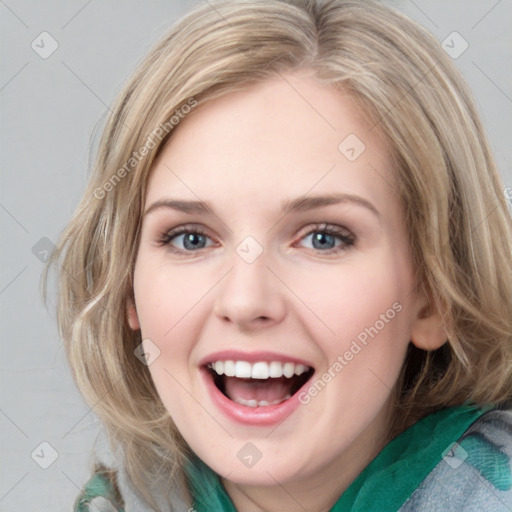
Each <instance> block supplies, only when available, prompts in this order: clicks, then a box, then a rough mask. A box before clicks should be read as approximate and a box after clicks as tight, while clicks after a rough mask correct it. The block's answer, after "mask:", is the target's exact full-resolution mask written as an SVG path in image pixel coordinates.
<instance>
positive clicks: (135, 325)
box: [126, 297, 140, 331]
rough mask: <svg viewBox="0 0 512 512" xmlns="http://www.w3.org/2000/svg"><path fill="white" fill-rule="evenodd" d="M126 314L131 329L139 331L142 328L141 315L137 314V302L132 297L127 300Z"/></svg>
mask: <svg viewBox="0 0 512 512" xmlns="http://www.w3.org/2000/svg"><path fill="white" fill-rule="evenodd" d="M126 315H127V318H128V325H129V326H130V329H132V330H133V331H138V330H139V329H140V323H139V317H138V315H137V310H136V309H135V302H134V300H133V298H132V297H129V298H128V300H127V301H126Z"/></svg>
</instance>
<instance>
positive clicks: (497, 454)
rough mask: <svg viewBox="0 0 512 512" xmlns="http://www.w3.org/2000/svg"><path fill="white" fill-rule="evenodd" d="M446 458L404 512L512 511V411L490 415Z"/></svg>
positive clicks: (474, 427)
mask: <svg viewBox="0 0 512 512" xmlns="http://www.w3.org/2000/svg"><path fill="white" fill-rule="evenodd" d="M442 456H443V458H442V460H441V461H440V462H439V464H437V466H436V467H435V468H434V469H433V471H432V472H431V473H430V474H429V475H428V476H427V478H426V479H425V480H424V481H423V482H422V484H421V485H420V486H419V487H418V489H416V491H415V492H414V493H413V495H412V496H411V497H410V498H409V500H407V502H406V503H405V504H404V505H403V507H402V508H401V509H400V512H414V511H420V510H443V511H447V512H449V511H453V512H455V511H465V512H473V511H474V512H477V511H478V512H486V511H489V512H490V511H492V512H500V511H503V512H510V510H512V410H505V409H501V410H500V409H495V410H492V411H488V412H486V413H485V414H483V415H482V416H480V418H478V419H477V420H476V421H475V422H474V423H473V424H472V425H471V426H470V427H469V428H468V429H467V430H466V432H464V434H463V435H462V436H461V438H460V439H458V440H457V442H455V443H453V445H451V446H449V447H447V450H445V452H444V453H443V454H442Z"/></svg>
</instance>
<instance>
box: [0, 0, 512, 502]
mask: <svg viewBox="0 0 512 512" xmlns="http://www.w3.org/2000/svg"><path fill="white" fill-rule="evenodd" d="M198 1H206V0H198ZM195 3H197V2H195V1H182V0H180V1H170V0H166V1H162V0H153V1H146V2H142V1H134V0H129V1H126V0H125V1H122V2H121V1H120V0H119V1H113V0H107V1H101V2H100V1H99V0H89V1H85V0H73V1H66V2H64V1H59V2H58V1H55V2H49V1H35V0H26V1H23V0H6V1H1V0H0V19H1V21H0V24H1V35H0V37H1V42H0V48H1V58H2V75H1V78H0V105H1V119H2V129H1V139H0V148H1V155H2V159H1V171H2V182H3V184H2V189H1V197H0V229H1V234H2V243H3V248H2V261H1V263H2V264H1V266H0V308H1V326H2V336H1V339H2V352H1V353H2V354H3V357H1V363H0V364H1V379H2V380H1V383H0V390H1V392H0V393H1V402H0V432H1V436H0V443H1V444H0V446H1V461H2V463H1V469H0V475H1V478H0V510H2V511H20V510H40V511H46V510H47V511H55V510H71V505H72V503H73V501H74V499H75V497H76V496H77V494H78V492H79V488H80V486H81V485H83V483H85V481H86V480H87V478H88V475H89V469H88V461H89V452H90V447H91V443H92V441H93V439H94V437H95V435H96V433H97V432H98V429H99V423H98V420H97V418H96V417H95V415H94V411H92V410H91V409H90V408H89V407H88V406H87V405H86V404H85V403H84V401H83V400H82V398H81V397H80V395H79V393H78V391H77V390H76V388H75V386H74V383H73V381H72V379H71V376H70V372H69V370H68V368H67V366H66V361H65V357H64V353H63V350H62V346H61V342H60V340H59V336H58V333H57V328H56V324H55V311H54V309H52V310H50V311H49V312H48V311H46V309H45V308H44V306H43V304H42V302H41V300H40V297H39V279H40V273H41V269H42V266H43V263H42V261H41V259H44V251H45V250H46V249H47V248H48V247H50V246H51V241H56V240H57V238H58V235H59V232H60V231H61V230H62V229H63V227H64V226H65V224H66V223H67V221H68V220H69V219H70V216H71V214H72V212H73V210H74V208H75V206H76V205H77V203H78V200H79V198H80V195H81V193H82V191H83V189H84V186H85V183H86V178H87V175H88V166H89V155H90V152H91V149H90V148H91V144H92V146H93V147H96V146H95V144H96V142H97V139H98V136H99V129H100V128H101V127H102V126H103V122H104V121H105V116H106V113H108V106H109V105H111V104H112V102H113V100H114V98H115V97H116V95H117V93H118V91H119V89H120V87H121V84H122V83H123V81H124V80H125V78H126V77H127V76H128V75H129V73H130V72H131V71H132V69H133V68H134V66H135V64H136V63H137V62H138V61H139V60H140V59H141V58H142V57H143V56H144V55H145V54H146V52H147V51H148V50H149V48H150V47H151V46H152V44H153V43H154V41H155V40H156V39H157V38H158V37H159V36H160V35H161V34H162V33H163V32H164V31H165V29H166V27H168V26H169V24H170V23H171V22H172V21H173V20H174V19H175V18H176V17H177V16H178V15H179V14H180V13H181V12H183V11H184V10H185V9H187V8H188V7H190V6H192V5H194V4H195ZM386 3H389V4H391V5H393V6H395V7H398V8H399V9H401V10H402V11H404V12H406V13H407V14H409V15H410V16H411V17H412V18H414V19H416V20H417V21H419V22H420V23H421V24H422V25H424V26H425V27H426V28H427V29H429V30H430V31H431V32H432V33H433V34H434V35H435V36H436V37H437V38H438V39H439V41H443V40H445V39H446V37H447V36H448V35H449V34H451V33H452V32H454V31H457V32H458V33H460V34H461V35H462V37H463V38H464V39H465V40H466V41H467V42H468V44H469V47H468V49H467V50H466V51H465V52H464V53H462V54H461V55H460V56H459V57H458V58H456V59H454V60H455V62H456V64H457V65H458V66H459V68H460V69H461V70H462V72H463V73H464V75H465V77H466V79H467V81H468V82H469V84H470V86H471V88H472V90H473V92H474V95H475V97H476V99H477V102H478V106H479V108H480V112H481V115H482V118H483V121H484V124H485V126H486V128H487V131H488V134H489V137H490V139H491V142H492V145H493V148H494V150H495V154H496V157H497V160H498V164H499V166H500V170H501V173H502V176H503V179H504V186H512V145H511V144H510V140H511V139H510V132H511V130H512V72H511V71H512V69H511V63H512V38H511V35H510V34H511V33H512V31H511V28H512V27H511V22H512V0H499V1H497V0H471V1H468V0H458V1H445V0H439V1H438V0H427V1H421V2H420V0H416V1H415V2H413V1H410V0H393V1H391V0H388V1H387V2H386ZM44 31H46V32H48V33H49V34H51V36H52V37H53V38H54V39H55V40H56V41H57V42H58V48H57V50H56V51H55V52H54V53H53V54H52V55H51V56H49V57H48V58H46V59H43V58H41V56H40V55H39V54H38V53H36V51H34V50H33V49H32V47H31V44H32V42H33V41H34V40H35V42H36V43H37V44H39V45H40V46H42V43H41V42H40V41H41V38H39V37H38V36H39V35H40V34H41V33H42V32H44ZM45 41H46V42H45V43H44V44H45V49H46V50H47V49H48V48H49V44H50V40H49V39H46V40H45ZM36 43H35V44H36ZM454 44H455V48H456V49H457V45H458V44H460V43H459V42H456V43H454ZM43 50H44V49H43V48H41V49H40V50H39V51H40V52H41V51H43ZM54 303H55V300H52V304H54ZM42 442H47V443H49V444H50V445H51V447H53V449H54V450H55V451H56V452H57V454H58V456H57V458H56V459H55V461H54V462H53V463H52V464H51V465H50V466H49V467H48V468H47V469H43V468H42V467H40V466H41V465H46V464H48V463H50V462H52V460H53V458H52V451H51V450H52V449H51V448H49V447H48V445H43V446H40V444H41V443H42ZM31 454H32V455H31Z"/></svg>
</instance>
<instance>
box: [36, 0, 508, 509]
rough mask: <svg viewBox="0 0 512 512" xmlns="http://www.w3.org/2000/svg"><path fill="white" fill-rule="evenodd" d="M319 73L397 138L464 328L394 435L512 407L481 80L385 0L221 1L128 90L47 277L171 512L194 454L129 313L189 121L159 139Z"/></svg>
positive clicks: (446, 296)
mask: <svg viewBox="0 0 512 512" xmlns="http://www.w3.org/2000/svg"><path fill="white" fill-rule="evenodd" d="M302 68H309V69H312V70H314V76H315V77H316V78H317V79H318V81H319V82H321V83H324V84H334V85H335V86H336V87H339V89H340V90H342V91H344V92H345V93H350V94H352V95H353V97H354V98H355V99H356V100H357V101H358V104H359V105H360V108H361V112H362V113H364V115H365V116H367V117H368V118H369V119H370V120H371V121H372V123H373V126H374V128H375V129H376V130H379V131H380V132H382V134H383V135H384V137H385V138H386V141H387V144H388V147H389V150H390V152H391V154H392V157H393V160H394V164H395V171H396V176H397V181H398V183H399V190H398V192H399V195H400V199H401V202H402V204H403V209H404V212H405V218H406V223H407V230H408V236H409V242H410V247H411V251H412V255H413V258H414V263H415V265H416V268H417V276H418V283H419V286H421V287H423V290H424V291H425V293H426V294H427V296H428V297H429V300H430V307H431V308H434V310H436V311H438V312H439V313H440V314H441V316H442V319H443V322H444V326H445V328H446V332H447V335H448V340H447V343H445V344H444V345H443V346H442V347H441V348H440V349H437V350H435V351H432V352H426V351H422V350H419V349H416V348H414V347H413V346H412V344H411V346H410V348H409V352H408V355H407V358H406V361H405V364H404V367H403V372H402V376H401V377H400V379H399V381H398V383H397V386H396V402H397V403H396V407H397V408H396V413H395V414H394V418H393V424H392V425H391V426H390V436H392V435H394V434H396V433H398V432H400V431H401V430H403V429H404V428H405V427H406V426H408V425H409V424H411V423H412V422H414V421H416V420H417V419H419V418H421V417H423V416H425V415H426V414H428V413H429V412H432V411H434V410H437V409H440V408H442V407H446V406H451V405H457V404H462V403H466V402H473V403H476V404H482V405H483V404H509V403H510V402H511V400H512V270H511V261H512V221H511V216H510V213H509V211H508V207H507V204H506V200H505V197H504V193H503V190H504V187H503V185H502V182H501V180H500V176H499V173H498V171H497V168H496V164H495V161H494V159H493V156H492V154H491V150H490V145H489V143H488V141H487V139H486V136H485V133H484V129H483V127H482V123H481V121H480V118H479V115H478V112H477V109H476V108H475V104H474V101H473V99H472V97H471V94H470V91H469V90H468V87H467V85H466V83H465V81H464V80H463V78H462V77H461V74H460V73H459V72H458V70H457V69H456V67H455V66H454V64H453V62H452V61H451V60H450V58H449V57H448V56H447V55H446V54H445V53H444V51H443V50H442V48H441V46H440V44H439V42H438V41H437V40H436V39H435V38H434V37H433V36H432V35H430V34H429V33H428V32H427V31H426V30H425V29H423V28H422V27H421V26H419V25H418V24H417V23H415V22H413V21H411V20H410V19H408V18H407V17H406V16H404V15H402V14H401V13H399V12H397V11H395V10H393V9H391V8H389V7H386V6H383V5H381V4H380V3H378V2H376V1H373V0H370V1H368V0H365V1H359V0H318V1H315V0H293V1H288V2H287V1H284V0H212V1H210V2H208V5H206V4H204V5H200V6H197V7H196V8H194V9H193V10H191V11H189V12H188V13H187V14H186V15H185V16H184V17H182V18H181V19H180V20H178V21H177V22H176V23H175V24H174V25H173V26H172V27H171V28H170V31H169V32H168V33H167V34H166V35H165V37H163V38H162V39H161V40H160V41H159V42H158V43H157V44H156V46H155V47H154V48H153V49H152V50H151V51H150V53H149V54H148V56H147V57H146V58H145V59H144V60H143V61H142V62H141V63H140V64H139V66H138V68H137V69H136V71H135V72H134V74H133V75H132V77H131V78H130V79H129V80H128V81H127V83H126V85H125V87H124V88H123V90H122V91H121V93H120V94H119V97H118V99H117V101H116V102H115V104H114V106H113V109H112V113H111V115H110V117H109V119H108V121H107V123H106V126H105V128H104V131H103V135H102V138H101V141H100V145H99V148H98V152H97V156H96V160H95V162H94V165H93V169H92V172H91V175H90V178H89V181H88V185H87V188H86V190H85V192H84V194H83V197H82V198H81V201H80V203H79V205H78V207H77V209H76V211H75V213H74V215H73V217H72V218H71V221H70V222H69V224H68V225H67V226H66V227H65V229H64V230H63V232H62V233H61V236H60V239H59V241H58V244H57V247H56V250H55V251H54V253H53V254H52V255H51V258H50V259H49V261H48V263H47V266H46V267H45V269H44V272H43V278H42V284H43V287H42V288H43V290H42V293H43V296H44V297H45V299H46V298H47V295H48V292H47V279H48V269H49V267H50V266H53V265H55V266H56V267H57V269H58V305H57V321H58V325H59V331H60V334H61V337H62V340H63V342H64V344H65V347H66V353H67V357H68V359H69V362H70V366H71V368H72V372H73V376H74V379H75V381H76V384H77V386H78V388H79V390H80V391H81V393H82V394H83V396H84V397H85V399H86V401H87V402H88V403H89V404H90V405H91V406H93V407H94V410H95V412H96V414H97V415H98V417H99V418H100V420H101V421H102V423H103V424H104V426H105V428H106V430H107V432H108V434H109V437H110V440H111V443H112V445H113V446H115V447H117V448H118V449H119V450H120V452H121V453H122V454H123V455H122V456H123V458H124V464H125V467H126V471H127V473H128V475H129V478H130V479H131V481H132V483H133V484H134V486H135V488H136V489H137V490H138V491H139V493H140V494H141V496H143V497H144V498H145V499H146V500H147V501H148V503H150V504H151V505H152V506H153V507H154V508H157V506H156V502H155V500H154V496H153V495H152V493H153V492H154V491H152V489H155V487H154V485H156V483H158V482H159V480H162V481H161V482H160V483H161V484H162V485H163V484H164V483H165V484H166V485H167V486H168V487H169V488H170V487H172V486H174V487H175V486H185V485H186V479H185V473H184V464H185V462H186V460H187V457H189V456H190V451H189V448H188V447H187V446H186V443H185V442H184V440H183V438H182V437H181V435H180V433H179V432H178V431H177V429H176V427H175V426H174V424H173V422H172V420H171V418H170V417H169V414H168V413H167V411H166V410H165V408H164V406H163V404H162V402H161V400H160V398H159V396H158V393H157V391H156V389H155V386H154V385H153V382H152V380H151V377H150V374H149V371H148V369H147V367H145V366H144V365H142V364H141V362H140V361H139V359H138V358H137V357H135V355H134V350H135V348H136V347H137V346H138V345H139V344H140V343H141V335H140V332H133V331H132V330H131V329H130V328H129V326H128V322H127V317H126V306H127V301H128V300H129V299H130V298H132V299H133V286H132V277H133V270H134V264H135V258H136V254H137V249H138V245H139V236H140V227H141V213H142V212H143V208H144V200H145V194H146V189H147V183H148V178H149V176H150V173H151V169H152V166H153V163H154V161H155V159H156V157H157V156H158V155H159V153H160V151H161V150H162V148H163V147H164V145H165V144H166V142H167V141H168V140H169V139H170V137H172V134H173V130H172V129H168V130H167V131H166V132H162V133H163V134H164V135H165V136H162V137H161V139H160V140H157V141H155V140H154V139H155V138H156V137H153V139H152V141H153V144H149V143H148V137H150V136H151V134H155V133H160V132H158V129H159V127H160V128H161V127H162V126H167V127H168V128H169V127H170V124H169V123H170V121H171V120H172V118H173V116H174V117H176V116H177V113H180V112H186V109H185V105H190V104H191V103H192V102H193V101H196V102H197V104H198V105H199V107H196V108H200V105H201V104H202V103H204V102H205V101H208V100H210V99H212V98H215V97H218V96H220V95H224V94H228V93H230V92H232V91H235V90H240V89H243V88H244V87H246V86H247V85H249V84H253V83H256V82H260V81H263V80H265V79H267V78H269V77H274V76H276V75H277V74H281V73H286V72H293V71H295V70H300V69H302ZM155 131H156V132H155ZM143 147H146V150H144V151H143V150H142V149H141V148H143ZM139 149H141V151H139ZM134 152H137V155H138V156H136V155H135V153H134ZM143 152H144V155H143V156H142V153H143ZM139 157H140V158H139ZM123 169H124V171H123ZM161 475H165V478H162V476H161ZM163 480H165V482H163ZM182 488H183V489H185V488H186V487H182ZM171 506H172V505H171Z"/></svg>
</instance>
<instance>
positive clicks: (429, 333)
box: [411, 294, 448, 350]
mask: <svg viewBox="0 0 512 512" xmlns="http://www.w3.org/2000/svg"><path fill="white" fill-rule="evenodd" d="M447 341H448V335H447V334H446V330H445V328H444V326H443V322H442V320H441V316H440V315H439V313H438V312H437V311H434V310H433V308H432V307H431V306H430V304H429V301H428V299H427V298H426V296H425V295H424V294H422V295H421V297H420V298H419V301H418V313H417V315H416V318H415V319H414V321H413V324H412V328H411V342H412V343H413V345H415V346H416V347H417V348H420V349H422V350H435V349H437V348H439V347H441V346H442V345H444V344H445V343H446V342H447Z"/></svg>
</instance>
